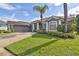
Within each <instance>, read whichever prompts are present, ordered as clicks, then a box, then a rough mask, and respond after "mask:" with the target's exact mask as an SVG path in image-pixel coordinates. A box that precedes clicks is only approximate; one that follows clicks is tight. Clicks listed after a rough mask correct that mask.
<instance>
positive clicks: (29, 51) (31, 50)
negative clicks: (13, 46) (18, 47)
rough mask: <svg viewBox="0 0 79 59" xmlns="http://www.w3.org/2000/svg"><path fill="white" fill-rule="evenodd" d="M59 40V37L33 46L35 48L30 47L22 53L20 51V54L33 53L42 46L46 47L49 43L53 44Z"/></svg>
mask: <svg viewBox="0 0 79 59" xmlns="http://www.w3.org/2000/svg"><path fill="white" fill-rule="evenodd" d="M58 40H59V39H56V40H52V41H50V42H47V43H44V44H42V45H39V46H36V47H33V48H31V49H28V50H26V51H24V52H22V53H20V54H18V55H20V56H23V55H28V54H31V53H33V52H35V51H37V50H39V49H40V48H42V47H45V46H48V45H49V44H52V43H54V42H56V41H58Z"/></svg>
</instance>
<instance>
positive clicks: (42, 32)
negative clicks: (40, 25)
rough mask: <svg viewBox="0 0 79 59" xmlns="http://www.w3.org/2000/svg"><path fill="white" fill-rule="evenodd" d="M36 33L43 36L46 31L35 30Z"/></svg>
mask: <svg viewBox="0 0 79 59" xmlns="http://www.w3.org/2000/svg"><path fill="white" fill-rule="evenodd" d="M36 32H37V33H41V34H45V33H46V31H45V30H42V29H41V30H37V31H36Z"/></svg>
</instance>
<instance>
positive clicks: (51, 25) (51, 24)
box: [32, 16, 71, 31]
mask: <svg viewBox="0 0 79 59" xmlns="http://www.w3.org/2000/svg"><path fill="white" fill-rule="evenodd" d="M70 20H71V17H69V18H68V22H69V21H70ZM62 22H64V18H63V17H60V16H51V17H48V18H44V19H43V21H42V24H43V29H44V30H45V31H57V26H58V25H61V23H62ZM40 29H41V21H40V20H35V21H33V22H32V31H36V30H40Z"/></svg>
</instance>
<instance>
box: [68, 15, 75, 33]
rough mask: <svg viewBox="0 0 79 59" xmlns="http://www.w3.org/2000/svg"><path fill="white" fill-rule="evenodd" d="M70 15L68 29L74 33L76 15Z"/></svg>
mask: <svg viewBox="0 0 79 59" xmlns="http://www.w3.org/2000/svg"><path fill="white" fill-rule="evenodd" d="M70 17H71V21H70V23H69V25H68V26H69V27H68V29H69V31H70V32H72V33H74V32H75V31H76V17H75V15H74V14H73V15H72V14H71V15H70Z"/></svg>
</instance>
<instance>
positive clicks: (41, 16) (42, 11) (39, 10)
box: [33, 5, 48, 27]
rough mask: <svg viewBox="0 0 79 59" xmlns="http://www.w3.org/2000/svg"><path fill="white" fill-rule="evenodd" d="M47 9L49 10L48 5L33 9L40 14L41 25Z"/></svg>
mask: <svg viewBox="0 0 79 59" xmlns="http://www.w3.org/2000/svg"><path fill="white" fill-rule="evenodd" d="M47 9H48V6H47V5H44V6H39V5H38V6H34V7H33V10H35V11H37V12H39V13H40V19H41V25H42V20H43V14H44V13H45V12H46V10H47ZM41 27H43V26H41Z"/></svg>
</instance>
